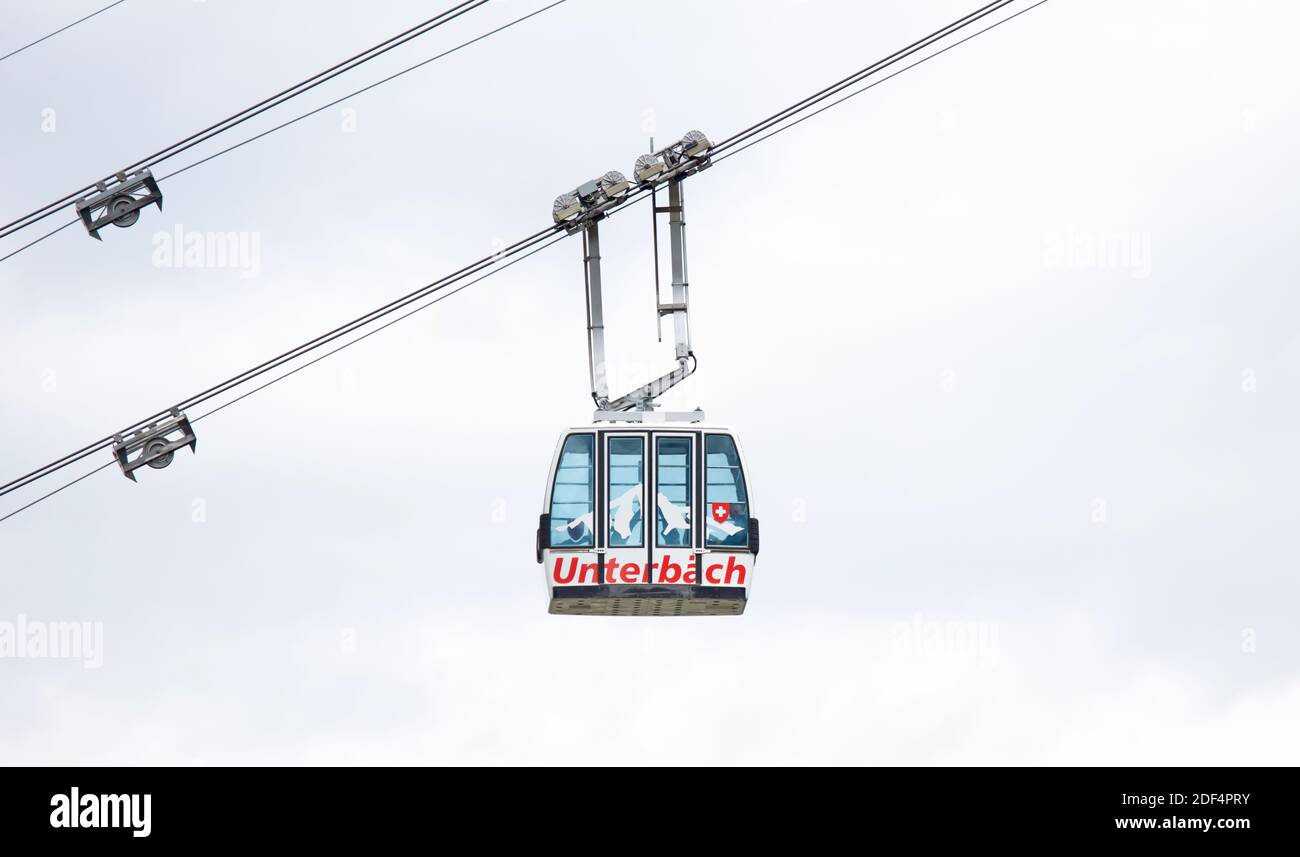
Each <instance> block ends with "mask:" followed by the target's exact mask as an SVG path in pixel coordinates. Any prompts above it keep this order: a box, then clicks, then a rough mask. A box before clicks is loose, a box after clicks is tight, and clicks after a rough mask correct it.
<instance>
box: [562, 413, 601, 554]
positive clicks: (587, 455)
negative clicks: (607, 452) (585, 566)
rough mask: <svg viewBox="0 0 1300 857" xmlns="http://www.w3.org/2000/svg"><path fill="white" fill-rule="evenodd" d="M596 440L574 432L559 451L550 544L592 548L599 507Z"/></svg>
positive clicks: (587, 435)
mask: <svg viewBox="0 0 1300 857" xmlns="http://www.w3.org/2000/svg"><path fill="white" fill-rule="evenodd" d="M594 451H595V439H594V437H593V436H592V435H589V434H571V435H569V437H568V439H566V440H565V441H564V448H563V449H562V450H561V451H560V464H559V467H557V468H556V470H555V485H554V486H553V487H552V490H551V547H555V548H576V547H591V545H592V536H593V530H592V527H593V523H592V511H593V510H594V509H595V507H596V469H595V455H594V454H593V453H594Z"/></svg>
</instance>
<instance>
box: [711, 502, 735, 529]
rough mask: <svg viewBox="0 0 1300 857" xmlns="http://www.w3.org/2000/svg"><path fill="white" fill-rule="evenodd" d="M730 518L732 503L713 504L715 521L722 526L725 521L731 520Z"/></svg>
mask: <svg viewBox="0 0 1300 857" xmlns="http://www.w3.org/2000/svg"><path fill="white" fill-rule="evenodd" d="M730 517H731V504H730V503H714V504H713V520H715V521H717V522H718V523H719V524H721V523H722V522H723V521H725V520H727V519H728V518H730Z"/></svg>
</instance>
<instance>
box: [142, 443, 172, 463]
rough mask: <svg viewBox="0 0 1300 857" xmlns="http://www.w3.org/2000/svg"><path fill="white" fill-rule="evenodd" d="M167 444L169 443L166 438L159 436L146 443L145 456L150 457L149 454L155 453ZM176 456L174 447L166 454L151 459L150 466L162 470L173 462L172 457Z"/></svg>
mask: <svg viewBox="0 0 1300 857" xmlns="http://www.w3.org/2000/svg"><path fill="white" fill-rule="evenodd" d="M166 445H167V439H166V438H161V437H159V438H154V439H153V440H151V441H149V442H148V443H146V444H145V445H144V455H145V458H148V457H149V456H151V455H153V454H154V453H155V452H157V451H158V450H160V449H162V448H163V447H164V446H166ZM175 457H176V450H174V449H173V450H172V451H171V452H169V453H167V454H166V455H163V456H159V457H158V458H155V459H154V460H153V461H150V462H149V466H150V467H152V468H153V469H155V470H162V469H163V468H164V467H166V466H167V465H169V464H171V463H172V459H173V458H175Z"/></svg>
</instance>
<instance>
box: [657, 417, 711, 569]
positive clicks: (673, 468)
mask: <svg viewBox="0 0 1300 857" xmlns="http://www.w3.org/2000/svg"><path fill="white" fill-rule="evenodd" d="M696 437H697V434H696V433H695V432H663V431H656V432H655V433H654V435H653V442H654V458H653V460H652V466H653V468H654V480H653V488H652V491H653V509H654V516H653V520H654V522H655V523H654V527H653V532H652V534H651V550H650V569H651V572H652V574H653V582H654V583H655V584H657V585H668V586H681V585H684V584H698V583H699V576H698V572H697V569H696V563H697V562H698V557H697V555H696V554H697V548H698V545H699V540H698V538H697V536H696V529H697V526H696V522H697V521H698V520H699V514H698V507H697V504H698V499H697V496H696V495H697V494H698V493H699V490H698V489H699V486H698V482H699V480H698V478H697V464H696V461H697V457H698V451H697V449H696Z"/></svg>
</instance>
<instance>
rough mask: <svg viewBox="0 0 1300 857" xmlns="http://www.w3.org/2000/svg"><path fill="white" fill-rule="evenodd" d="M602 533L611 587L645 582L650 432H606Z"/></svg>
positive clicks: (604, 436) (606, 570)
mask: <svg viewBox="0 0 1300 857" xmlns="http://www.w3.org/2000/svg"><path fill="white" fill-rule="evenodd" d="M600 436H601V444H602V449H601V452H602V455H601V462H602V466H601V468H600V469H601V476H600V478H601V485H600V487H601V491H600V492H599V493H600V496H601V497H602V500H601V503H600V509H601V514H600V523H599V524H598V525H597V526H598V527H599V534H600V535H601V536H602V538H601V540H600V545H601V547H602V548H604V550H603V554H604V572H605V573H604V578H605V579H604V582H605V584H607V585H610V586H620V585H629V584H643V583H646V582H648V580H649V569H648V568H647V564H648V563H647V560H648V557H647V549H646V544H647V542H646V539H647V530H648V527H647V524H646V521H647V516H646V509H647V508H651V507H650V506H649V505H648V497H647V494H648V486H647V479H646V474H647V470H648V468H647V466H646V462H647V460H648V458H649V450H648V443H649V438H648V435H647V434H646V433H645V432H624V431H602V432H601V433H600Z"/></svg>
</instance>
